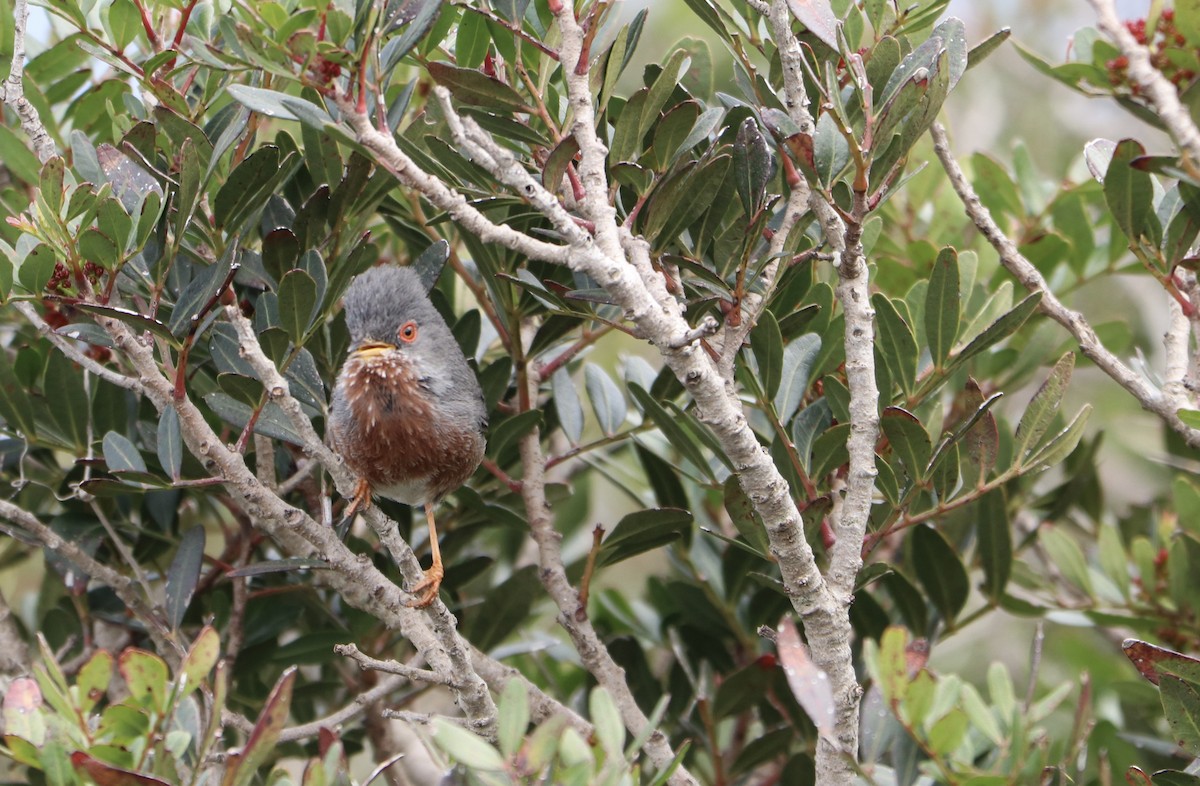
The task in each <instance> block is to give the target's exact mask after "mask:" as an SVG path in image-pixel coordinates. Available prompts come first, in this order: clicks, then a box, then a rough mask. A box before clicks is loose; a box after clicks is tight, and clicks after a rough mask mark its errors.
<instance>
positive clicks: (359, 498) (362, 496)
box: [344, 479, 371, 520]
mask: <svg viewBox="0 0 1200 786" xmlns="http://www.w3.org/2000/svg"><path fill="white" fill-rule="evenodd" d="M369 507H371V484H370V483H368V482H367V481H365V480H361V479H360V480H359V481H358V485H356V486H355V487H354V496H353V497H351V499H350V506H349V507H347V508H346V513H345V516H344V518H346V519H347V520H349V519H352V518H354V516H355V515H357V514H358V513H360V512H361V511H364V510H366V509H367V508H369Z"/></svg>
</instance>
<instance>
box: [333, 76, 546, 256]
mask: <svg viewBox="0 0 1200 786" xmlns="http://www.w3.org/2000/svg"><path fill="white" fill-rule="evenodd" d="M338 106H339V108H340V109H341V110H342V117H343V118H345V120H346V122H347V123H348V124H349V126H350V128H351V129H352V130H353V131H354V133H355V135H356V136H357V137H358V141H359V142H361V143H362V144H363V145H364V146H366V147H367V148H369V149H370V150H371V152H373V153H374V154H375V156H376V160H377V162H378V163H379V164H381V165H382V166H383V167H384V168H385V169H387V170H388V171H389V172H391V173H392V174H393V175H395V176H396V177H397V178H399V180H400V182H401V183H404V184H405V185H406V186H408V187H410V188H415V189H416V190H417V191H420V192H421V193H422V194H424V195H425V198H426V199H428V200H429V201H430V202H432V203H433V204H434V205H436V206H437V207H439V208H441V209H442V210H445V211H446V212H447V213H449V214H450V216H451V217H452V218H454V220H455V221H458V222H460V223H462V224H463V225H464V226H467V227H469V228H470V230H471V232H472V234H475V235H478V236H479V238H480V239H481V240H483V241H485V242H488V243H499V244H500V245H502V246H505V247H506V248H511V249H512V250H514V251H517V252H519V253H521V254H524V255H525V256H527V257H529V258H530V259H539V260H542V261H544V262H553V263H555V264H559V265H562V264H566V262H567V254H568V249H567V248H566V247H565V246H559V245H555V244H554V243H547V242H545V241H543V240H537V239H535V238H532V237H530V236H528V235H525V234H523V233H521V232H518V231H516V230H515V229H512V228H511V227H506V226H501V225H500V224H497V223H495V222H493V221H492V220H491V219H489V218H488V217H487V216H485V215H484V214H483V213H481V212H479V211H478V210H477V209H475V208H474V207H473V206H472V205H471V203H470V202H468V201H467V198H466V197H464V196H463V195H462V194H460V193H458V192H457V191H455V190H454V189H452V188H451V187H450V186H448V185H446V184H445V183H443V182H442V181H441V180H439V179H437V178H436V177H434V176H433V175H430V174H429V173H428V172H425V171H424V170H422V169H421V168H420V167H418V166H417V165H416V163H415V162H414V161H413V160H412V159H411V158H409V157H408V156H406V155H405V154H404V152H403V151H402V150H400V148H399V146H398V145H397V144H396V141H395V140H394V139H393V138H392V137H391V136H390V135H389V134H386V133H383V132H381V131H379V130H378V129H376V128H375V126H373V125H372V124H371V119H370V118H369V117H367V116H366V115H360V114H358V113H357V112H356V111H355V108H354V104H353V102H352V101H350V100H348V99H342V100H341V101H339V103H338Z"/></svg>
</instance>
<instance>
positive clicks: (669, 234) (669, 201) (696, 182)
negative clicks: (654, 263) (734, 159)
mask: <svg viewBox="0 0 1200 786" xmlns="http://www.w3.org/2000/svg"><path fill="white" fill-rule="evenodd" d="M729 166H730V156H729V155H727V154H722V155H719V156H716V157H715V158H713V159H712V160H711V161H709V162H708V163H706V164H700V165H697V166H694V167H691V168H689V169H685V170H683V172H682V173H681V174H679V175H678V176H676V177H671V178H668V179H667V180H665V181H663V182H662V183H660V184H659V185H658V186H657V187H656V188H655V189H654V191H652V192H651V195H650V200H649V202H647V205H646V209H647V216H646V225H645V233H646V235H647V236H648V237H650V238H652V242H653V243H654V249H655V250H656V251H659V250H662V249H664V248H666V247H667V246H668V245H670V244H671V243H674V242H676V241H677V240H678V237H679V235H680V234H681V233H682V232H683V230H684V229H686V228H687V227H689V226H691V224H692V222H694V221H695V220H696V219H698V218H700V216H701V215H703V214H704V211H706V210H708V208H709V207H710V206H711V205H712V203H713V200H714V199H715V198H716V195H717V192H718V191H720V187H721V183H722V182H723V181H724V180H725V175H726V173H727V172H728V171H729Z"/></svg>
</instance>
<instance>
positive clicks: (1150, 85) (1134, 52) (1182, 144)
mask: <svg viewBox="0 0 1200 786" xmlns="http://www.w3.org/2000/svg"><path fill="white" fill-rule="evenodd" d="M1088 2H1090V3H1091V4H1092V8H1094V9H1095V10H1096V16H1097V19H1098V21H1099V25H1100V30H1101V31H1103V33H1104V34H1105V35H1107V36H1108V37H1109V38H1111V39H1112V41H1113V43H1115V44H1116V45H1117V48H1118V49H1120V50H1121V53H1122V54H1123V55H1125V57H1127V58H1128V59H1129V72H1128V73H1129V77H1130V79H1132V80H1133V81H1134V82H1136V83H1137V85H1138V87H1140V88H1141V90H1142V94H1143V95H1144V96H1146V98H1148V99H1149V101H1150V103H1151V104H1152V105H1153V106H1154V109H1155V111H1156V114H1157V115H1158V117H1159V119H1160V120H1162V122H1163V125H1164V126H1166V128H1167V132H1168V133H1169V134H1170V135H1171V138H1172V139H1174V140H1175V144H1177V145H1179V148H1180V149H1181V150H1182V151H1183V155H1184V159H1185V161H1186V162H1187V163H1188V165H1189V166H1192V167H1196V166H1200V129H1197V128H1196V124H1195V123H1194V122H1193V121H1192V116H1191V113H1190V112H1189V111H1188V108H1187V107H1185V106H1184V105H1183V104H1182V103H1181V102H1180V100H1179V92H1178V91H1177V90H1176V89H1175V85H1173V84H1171V82H1170V80H1168V79H1167V78H1166V77H1165V76H1163V75H1162V72H1161V71H1159V70H1158V69H1157V68H1155V67H1154V65H1153V64H1152V63H1151V62H1150V50H1149V49H1147V48H1146V47H1144V46H1142V45H1141V44H1139V43H1138V42H1137V39H1136V38H1134V37H1133V34H1132V33H1130V32H1129V30H1128V29H1126V27H1125V25H1124V24H1122V23H1121V18H1120V17H1119V16H1118V15H1117V9H1116V5H1115V4H1114V3H1113V0H1088Z"/></svg>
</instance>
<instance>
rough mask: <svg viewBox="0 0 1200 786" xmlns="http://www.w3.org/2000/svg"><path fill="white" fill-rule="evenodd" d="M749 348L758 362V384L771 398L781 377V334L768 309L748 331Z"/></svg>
mask: <svg viewBox="0 0 1200 786" xmlns="http://www.w3.org/2000/svg"><path fill="white" fill-rule="evenodd" d="M750 349H751V350H752V351H753V352H754V359H755V361H757V363H758V382H759V385H760V386H761V387H762V390H763V394H764V395H765V396H766V398H768V399H771V398H773V397H774V396H775V393H776V391H778V390H779V383H780V381H781V380H782V379H783V335H782V334H781V333H780V332H779V323H778V322H777V321H776V320H775V315H774V314H772V313H771V312H770V311H766V310H764V311H763V312H762V313H761V314H760V315H759V317H758V324H757V325H755V326H754V330H752V331H750ZM781 417H782V416H781Z"/></svg>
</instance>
